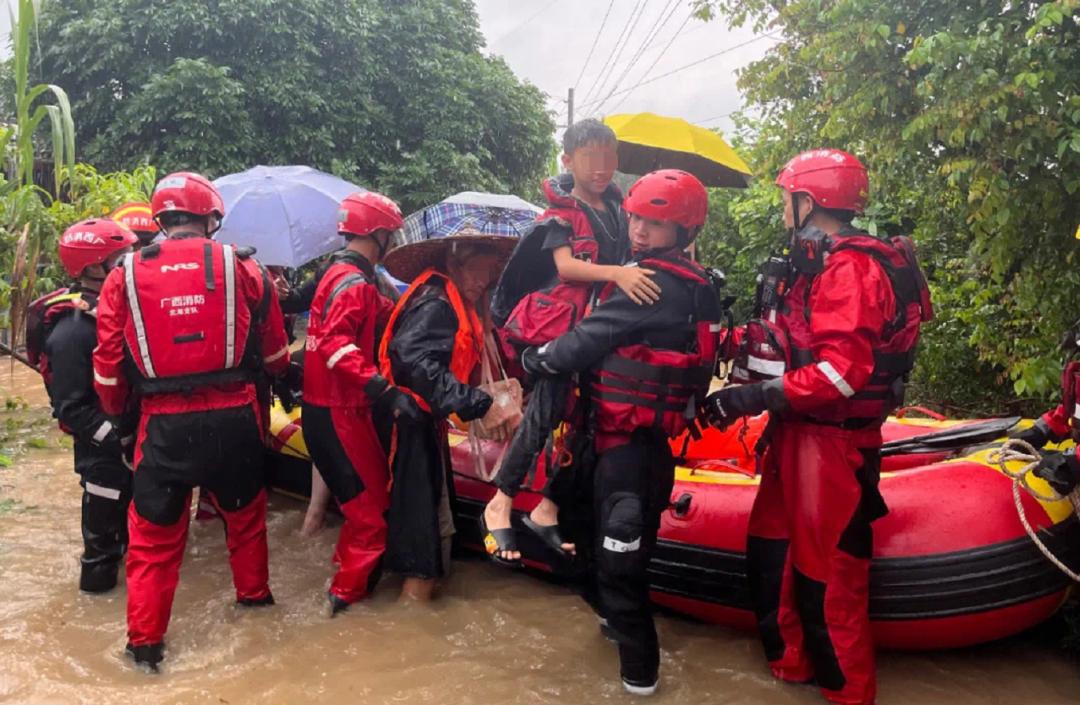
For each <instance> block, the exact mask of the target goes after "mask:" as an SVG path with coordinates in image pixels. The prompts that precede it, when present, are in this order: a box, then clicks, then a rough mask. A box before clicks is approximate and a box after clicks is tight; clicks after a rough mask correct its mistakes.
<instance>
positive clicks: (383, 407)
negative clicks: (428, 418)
mask: <svg viewBox="0 0 1080 705" xmlns="http://www.w3.org/2000/svg"><path fill="white" fill-rule="evenodd" d="M375 408H376V409H377V410H378V411H379V412H380V413H385V414H390V415H391V416H392V417H393V418H394V419H396V420H398V421H404V422H406V423H420V422H421V421H423V420H424V411H423V409H421V408H420V405H419V404H417V403H416V400H415V399H413V398H412V397H411V396H409V395H408V394H406V393H405V392H403V391H401V389H400V388H398V387H387V388H386V391H385V392H383V393H382V394H380V395H379V398H378V399H376V400H375Z"/></svg>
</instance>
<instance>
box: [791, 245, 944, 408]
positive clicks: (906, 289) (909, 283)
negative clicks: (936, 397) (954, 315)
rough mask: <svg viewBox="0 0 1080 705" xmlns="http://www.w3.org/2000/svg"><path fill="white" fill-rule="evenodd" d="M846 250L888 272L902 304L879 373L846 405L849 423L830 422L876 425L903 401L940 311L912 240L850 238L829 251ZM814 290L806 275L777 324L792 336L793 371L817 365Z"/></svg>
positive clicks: (880, 352)
mask: <svg viewBox="0 0 1080 705" xmlns="http://www.w3.org/2000/svg"><path fill="white" fill-rule="evenodd" d="M844 250H854V251H857V252H862V253H864V254H866V255H869V256H870V257H872V258H873V259H874V261H876V262H877V263H878V264H879V265H880V266H881V268H882V269H883V270H884V272H885V274H886V276H887V277H888V279H889V283H890V285H891V287H892V291H893V296H894V297H895V299H896V311H895V313H894V315H893V318H892V320H891V321H889V322H888V323H887V324H886V326H885V329H884V330H883V331H882V332H881V341H882V345H881V346H880V347H879V348H876V349H875V350H874V370H873V373H872V374H871V376H870V379H869V381H868V382H867V383H866V385H864V386H863V388H862V389H860V390H859V391H858V393H856V394H855V395H854V396H852V397H851V398H850V399H848V400H846V401H845V402H843V409H844V416H845V418H844V419H827V420H829V421H851V422H856V423H859V422H867V423H870V422H874V421H880V420H883V419H884V418H885V417H886V416H887V415H888V414H889V412H891V411H892V409H894V408H895V407H896V405H898V404H899V403H901V402H902V401H903V385H904V383H905V382H906V380H907V377H908V374H909V373H910V372H911V370H912V368H913V367H914V365H915V351H916V347H917V345H918V342H919V332H920V329H921V327H922V324H923V323H925V322H927V321H930V320H931V319H933V317H934V309H933V305H932V304H931V301H930V289H929V287H928V286H927V284H926V278H925V277H924V276H923V273H922V269H921V268H920V267H919V263H918V260H917V259H916V256H915V249H914V246H913V244H912V242H911V240H910V239H909V238H907V237H894V238H892V239H891V240H882V239H880V238H876V237H871V236H870V235H863V234H857V235H848V236H845V237H842V238H838V239H837V240H835V241H833V243H832V244H831V246H830V248H829V250H828V251H829V253H830V254H835V253H837V252H842V251H844ZM815 278H816V277H815ZM812 285H813V278H811V277H806V276H805V275H803V276H800V277H799V278H798V279H797V280H796V282H795V284H794V285H793V286H792V288H791V289H790V290H789V292H788V295H787V297H786V299H785V304H786V305H787V307H788V308H787V310H786V311H785V312H784V313H783V314H781V315H780V316H779V318H778V319H777V322H778V323H780V325H781V326H782V327H783V328H784V329H785V330H786V331H787V333H788V339H789V341H790V344H791V354H790V360H791V369H797V368H799V367H802V366H804V365H809V364H813V363H815V362H816V361H815V360H814V356H813V353H812V352H811V351H810V347H809V343H810V316H811V311H810V307H809V298H810V289H811V287H812Z"/></svg>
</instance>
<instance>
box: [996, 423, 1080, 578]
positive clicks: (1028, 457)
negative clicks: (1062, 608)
mask: <svg viewBox="0 0 1080 705" xmlns="http://www.w3.org/2000/svg"><path fill="white" fill-rule="evenodd" d="M1041 457H1042V456H1041V455H1039V451H1038V450H1036V449H1035V448H1034V447H1033V446H1032V445H1031V444H1030V443H1028V442H1026V441H1022V440H1020V439H1018V438H1011V439H1009V440H1007V441H1005V443H1004V445H1002V446H1001V448H999V449H998V450H995V451H993V452H992V453H991V454H990V455H989V457H988V458H987V459H988V460H989V461H990V462H992V463H997V464H998V467H1000V468H1001V472H1002V473H1004V474H1005V475H1007V476H1008V477H1010V478H1012V481H1013V486H1012V492H1013V503H1014V504H1015V505H1016V513H1017V515H1019V517H1020V523H1021V524H1023V525H1024V531H1026V532H1027V535H1028V536H1029V537H1030V538H1031V540H1032V541H1034V542H1035V546H1037V547H1038V549H1039V551H1040V552H1041V553H1042V554H1043V555H1044V556H1046V559H1047V560H1048V561H1050V562H1051V563H1053V564H1054V565H1055V566H1057V567H1058V569H1059V570H1060V571H1061V572H1063V573H1065V575H1067V576H1069V577H1070V578H1072V579H1073V580H1074V581H1076V582H1078V583H1080V575H1077V574H1076V573H1075V572H1073V571H1072V570H1071V569H1070V568H1069V566H1067V565H1065V564H1064V563H1062V562H1061V560H1060V559H1058V557H1057V556H1055V555H1054V554H1053V553H1052V552H1051V551H1050V549H1049V548H1048V547H1047V546H1046V544H1045V543H1043V542H1042V540H1041V539H1040V538H1039V537H1038V535H1037V534H1036V533H1035V530H1034V529H1033V528H1031V524H1030V523H1029V522H1028V519H1027V515H1026V514H1025V513H1024V505H1023V503H1022V502H1021V501H1020V486H1021V485H1023V487H1024V489H1025V490H1027V493H1028V494H1030V495H1031V496H1032V497H1034V498H1035V499H1037V500H1039V501H1040V502H1058V501H1060V500H1062V499H1066V498H1065V497H1062V496H1061V495H1059V494H1058V493H1056V492H1054V493H1053V494H1052V495H1049V496H1048V495H1044V494H1043V493H1041V492H1039V491H1037V490H1035V489H1033V488H1032V487H1031V485H1029V484H1028V483H1027V476H1028V474H1029V473H1030V472H1032V471H1033V470H1034V469H1035V466H1036V465H1038V464H1039V460H1040V459H1041ZM1010 462H1020V463H1024V464H1025V465H1024V467H1022V468H1021V469H1020V470H1018V471H1016V472H1013V471H1011V470H1009V468H1008V464H1009V463H1010ZM1068 500H1069V501H1070V502H1072V506H1073V512H1075V513H1076V515H1077V516H1078V517H1080V488H1077V489H1075V490H1073V492H1072V494H1070V495H1069V496H1068Z"/></svg>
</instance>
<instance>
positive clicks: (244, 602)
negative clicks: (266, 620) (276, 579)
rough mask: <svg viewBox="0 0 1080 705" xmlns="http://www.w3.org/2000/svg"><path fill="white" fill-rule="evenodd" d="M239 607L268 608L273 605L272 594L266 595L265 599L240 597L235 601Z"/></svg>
mask: <svg viewBox="0 0 1080 705" xmlns="http://www.w3.org/2000/svg"><path fill="white" fill-rule="evenodd" d="M236 604H238V605H239V606H241V607H269V606H270V605H273V604H275V603H274V594H273V593H270V592H268V593H266V597H241V598H240V599H238V600H237V601H236Z"/></svg>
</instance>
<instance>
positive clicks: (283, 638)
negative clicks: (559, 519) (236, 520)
mask: <svg viewBox="0 0 1080 705" xmlns="http://www.w3.org/2000/svg"><path fill="white" fill-rule="evenodd" d="M14 397H19V398H21V399H23V400H25V401H26V402H27V403H28V405H29V408H27V409H15V410H8V411H0V424H4V425H2V426H0V429H5V428H6V429H8V430H7V431H5V433H7V435H6V436H4V440H3V442H0V453H2V454H10V455H11V460H12V461H13V462H12V464H11V466H10V467H0V702H4V703H9V702H10V703H20V704H21V703H29V704H34V705H38V704H42V705H46V704H49V705H51V704H53V703H57V704H59V703H64V704H67V703H86V704H91V703H93V704H95V705H96V704H98V703H138V704H139V705H143V704H147V705H155V704H163V705H164V704H170V703H177V704H179V703H183V704H184V705H189V704H199V703H209V704H211V705H222V704H225V705H230V704H231V705H237V704H239V703H258V704H259V705H285V704H289V705H292V704H295V703H307V702H319V703H365V704H366V703H435V704H437V705H457V704H466V703H477V704H485V705H486V704H489V703H520V704H521V705H532V704H534V703H594V702H598V701H602V702H612V703H632V702H648V701H641V700H638V699H636V698H633V697H632V696H629V695H626V694H624V693H623V692H622V690H621V687H620V685H619V682H618V678H617V675H618V662H617V657H616V654H615V650H614V648H613V647H612V646H611V645H610V644H609V643H608V642H607V641H605V640H604V639H603V638H602V637H601V636H600V634H599V632H598V630H597V625H596V620H595V619H594V618H593V617H592V613H591V612H590V610H588V609H587V608H586V607H585V605H584V604H583V603H582V602H581V601H580V600H579V599H578V598H577V597H576V596H575V595H574V594H573V593H572V592H571V591H570V590H569V589H567V588H565V587H563V586H560V585H556V584H551V583H547V582H544V581H541V580H537V579H534V578H533V577H530V576H528V575H526V574H522V573H511V572H507V571H504V570H501V569H499V568H497V567H495V566H491V565H489V564H487V563H486V562H484V561H481V560H477V559H465V560H459V561H455V563H454V574H453V576H452V578H451V579H450V581H449V584H448V585H447V587H446V590H445V592H444V594H443V596H442V598H441V599H440V600H438V601H437V602H435V603H434V604H432V605H430V606H424V605H415V604H413V605H402V604H398V603H397V602H396V596H397V588H398V582H397V581H395V580H394V579H393V578H387V579H385V580H384V582H383V584H382V586H381V588H380V590H379V591H378V592H377V593H376V596H375V597H374V599H372V600H370V601H368V602H366V603H363V604H360V605H356V606H354V607H353V608H352V609H351V610H350V611H349V612H348V613H346V614H344V615H342V616H339V617H338V618H335V619H329V618H328V617H327V610H326V598H325V591H326V588H327V585H328V581H329V577H330V573H331V566H330V556H331V553H332V551H333V543H334V540H335V539H336V537H337V530H336V526H331V527H328V528H327V529H326V530H324V531H323V532H321V533H320V534H318V535H317V536H315V537H314V538H312V539H303V538H301V537H300V536H299V534H298V529H299V527H300V524H301V519H302V515H303V511H302V510H303V507H302V505H301V504H300V503H298V502H295V501H293V500H290V499H287V498H284V497H278V496H274V497H272V498H271V506H270V514H269V520H268V524H269V533H270V570H271V584H272V587H273V590H274V595H275V597H276V598H277V602H278V604H277V605H276V606H274V607H270V608H266V609H257V610H243V609H238V608H236V607H235V606H234V605H233V590H232V584H231V581H230V577H229V569H228V563H227V561H226V553H225V545H224V543H225V542H224V534H223V531H222V525H221V523H220V522H218V521H216V520H215V521H209V522H193V523H192V531H191V534H190V536H189V538H188V545H187V551H186V553H185V556H184V565H183V569H182V571H181V577H180V587H179V590H178V591H177V594H176V602H175V604H174V606H173V617H172V622H171V624H170V625H169V633H168V636H167V637H166V639H167V644H168V652H167V657H166V661H165V663H164V665H163V670H162V673H161V674H160V675H157V676H153V675H149V674H146V673H143V672H141V671H138V670H136V669H135V668H133V667H132V666H131V664H130V663H129V662H128V661H126V660H125V659H124V657H123V647H124V643H125V637H124V630H125V624H124V604H125V592H124V590H123V588H122V587H121V588H118V589H117V590H115V591H114V592H113V593H111V594H109V595H105V596H94V597H92V596H87V595H82V594H80V593H79V592H78V590H77V589H76V584H77V580H78V556H79V553H80V551H81V538H80V534H79V500H80V489H79V485H78V481H77V478H76V476H75V475H74V473H73V472H72V471H71V457H70V451H69V450H66V449H65V448H63V447H61V446H60V445H59V444H60V442H61V441H60V435H59V433H58V432H56V431H55V430H52V429H51V428H50V427H49V426H47V425H46V424H45V422H44V419H45V418H47V411H46V410H45V398H44V394H43V392H42V390H41V385H40V380H39V379H38V378H37V377H36V375H34V374H33V373H31V372H30V371H29V370H25V369H22V368H20V369H17V370H16V371H15V373H14V375H11V374H9V371H8V368H7V360H6V359H3V360H0V402H3V401H4V400H5V399H7V398H14ZM9 419H14V421H12V422H11V423H8V420H9ZM27 436H33V437H34V438H38V437H40V439H39V440H37V441H35V442H34V445H37V446H42V445H44V446H46V447H44V448H26V447H25V446H26V444H25V443H24V441H25V440H26V438H27ZM42 439H43V440H44V441H45V442H44V443H42V442H41V440H42ZM658 625H659V630H660V641H661V645H662V647H663V665H662V682H661V690H660V692H659V693H658V694H657V695H656V696H655V697H654V698H652V700H651V702H654V703H657V705H661V704H664V703H688V702H689V703H709V704H710V705H711V704H717V705H719V704H728V703H730V704H733V705H734V704H737V703H762V704H766V705H779V704H782V703H820V702H823V701H822V700H821V699H820V696H819V695H818V694H817V692H816V691H815V690H814V689H813V688H811V687H805V686H788V685H782V684H780V683H777V682H776V681H774V680H773V679H772V678H771V677H769V674H768V671H767V669H766V667H765V663H764V660H763V658H762V655H761V651H760V647H759V646H758V643H757V641H756V640H755V639H754V638H753V636H752V635H747V634H742V633H739V632H735V631H732V630H729V629H725V628H722V627H716V626H711V625H706V624H699V623H696V622H692V621H689V620H685V619H681V618H678V617H672V616H668V615H661V616H660V617H659V618H658ZM879 679H880V685H879V689H880V698H879V702H880V703H882V704H883V705H889V704H897V705H899V704H901V703H903V704H912V703H935V704H936V703H978V704H983V703H985V704H990V703H1002V704H1005V703H1008V704H1009V705H1015V704H1017V703H1038V704H1039V705H1054V704H1057V703H1062V704H1065V703H1078V702H1080V669H1078V667H1077V664H1076V663H1075V662H1074V661H1071V660H1070V659H1069V658H1068V657H1067V656H1065V655H1064V654H1063V653H1062V652H1061V651H1059V650H1058V649H1057V648H1056V646H1055V645H1053V644H1049V643H1047V644H1043V643H1040V641H1039V640H1037V639H1033V638H1030V637H1028V638H1024V639H1017V640H1012V641H1007V642H1002V643H998V644H991V645H987V646H982V647H978V648H973V649H967V650H962V651H955V652H949V653H937V654H892V653H885V654H881V656H880V659H879Z"/></svg>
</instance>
